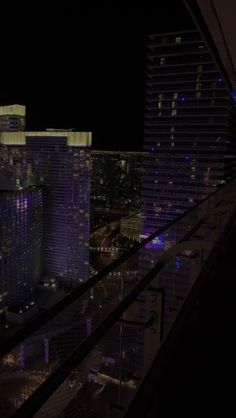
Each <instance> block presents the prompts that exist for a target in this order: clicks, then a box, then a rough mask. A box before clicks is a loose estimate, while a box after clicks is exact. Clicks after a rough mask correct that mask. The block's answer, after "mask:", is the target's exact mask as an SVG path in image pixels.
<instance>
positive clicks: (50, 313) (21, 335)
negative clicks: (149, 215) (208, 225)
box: [0, 179, 234, 357]
mask: <svg viewBox="0 0 236 418" xmlns="http://www.w3.org/2000/svg"><path fill="white" fill-rule="evenodd" d="M233 180H234V179H231V180H230V181H228V182H227V184H226V185H224V186H223V187H219V188H218V189H217V190H214V192H212V193H211V194H209V195H208V196H207V197H206V198H204V199H203V200H200V201H199V202H198V203H197V204H196V205H195V206H194V207H192V208H190V209H188V210H187V211H186V212H184V213H182V214H181V215H180V216H178V217H177V218H175V219H174V220H173V221H171V222H169V223H168V224H167V225H165V226H163V227H162V228H160V229H158V230H157V231H155V232H153V233H152V234H151V235H150V236H149V237H147V238H146V239H144V240H143V241H141V242H140V243H138V244H136V245H134V246H133V247H132V248H131V249H130V250H128V251H127V252H125V253H124V254H123V255H122V256H121V257H119V258H118V259H116V260H114V261H113V262H112V263H111V264H109V265H108V266H107V267H105V268H104V269H103V270H101V271H100V272H98V273H97V274H96V275H94V276H92V277H91V278H89V279H88V280H87V281H86V282H85V283H83V284H81V286H79V287H78V288H77V289H75V290H73V291H72V292H71V293H70V294H68V295H67V296H65V298H63V299H62V300H60V301H59V302H57V303H56V304H55V305H53V306H52V307H51V308H49V309H48V310H47V311H45V312H43V313H42V314H41V315H40V316H38V317H36V318H35V319H33V320H32V321H31V322H30V323H28V324H26V325H25V326H24V327H23V328H21V329H19V330H18V331H16V332H15V333H14V334H13V335H11V336H9V337H8V339H7V340H6V341H3V342H2V343H1V344H0V357H3V356H4V355H5V354H7V353H8V352H9V351H11V350H12V349H13V348H14V347H15V346H17V345H18V344H20V343H21V342H22V341H23V340H25V339H26V338H27V337H29V336H30V335H31V334H32V333H33V332H35V331H37V329H39V328H40V327H41V326H43V325H44V324H46V323H47V322H48V321H50V320H51V319H52V318H54V317H55V316H56V315H57V314H58V313H59V312H61V311H62V310H64V309H65V308H67V307H68V306H69V305H71V304H72V303H73V302H75V301H76V300H77V299H79V298H80V297H81V296H82V295H84V294H85V293H86V292H87V291H88V290H89V289H91V288H92V287H94V286H95V285H96V284H97V283H98V282H100V281H101V280H102V279H103V278H104V277H105V276H107V275H108V274H109V273H110V272H112V271H113V270H115V269H116V268H118V267H119V266H120V265H122V264H123V263H124V262H125V261H127V260H128V259H129V258H130V257H131V256H132V255H134V254H135V253H137V252H138V251H139V250H140V249H142V248H144V247H145V245H147V244H148V243H149V242H151V241H152V240H153V239H155V238H156V237H157V236H158V235H160V234H162V233H163V232H165V231H166V230H168V229H169V228H170V227H172V226H173V225H174V224H176V223H178V222H179V221H180V220H181V219H183V218H184V217H185V216H187V215H188V214H189V213H191V212H193V211H194V210H195V209H196V208H197V207H198V206H200V205H201V204H203V203H204V202H205V201H207V200H208V199H210V198H211V197H212V196H213V195H215V194H217V193H219V192H220V191H221V190H222V188H224V187H226V186H227V185H228V184H229V183H230V182H231V181H233Z"/></svg>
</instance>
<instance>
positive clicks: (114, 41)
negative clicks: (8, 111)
mask: <svg viewBox="0 0 236 418" xmlns="http://www.w3.org/2000/svg"><path fill="white" fill-rule="evenodd" d="M6 13H8V14H9V15H10V16H11V20H10V22H9V27H8V28H7V29H8V30H7V33H11V36H12V38H13V39H14V38H15V39H17V38H18V36H19V35H20V44H21V48H14V54H12V52H11V51H12V41H11V37H5V36H4V29H3V28H1V30H2V36H3V37H4V39H5V41H4V45H3V51H2V56H4V66H3V67H2V68H1V70H0V75H1V77H0V80H1V81H0V105H4V104H11V103H19V104H25V105H26V106H27V125H26V129H27V130H29V131H31V130H32V131H34V130H36V131H37V130H44V129H46V128H65V129H68V128H74V129H75V130H79V131H93V149H98V148H102V149H103V148H107V149H121V150H122V149H124V150H125V149H130V150H131V149H137V150H138V149H141V148H142V142H143V113H144V92H145V62H146V36H147V34H148V33H150V32H158V31H166V30H172V26H173V24H174V26H175V27H176V30H178V29H181V28H182V27H183V24H184V26H186V24H187V25H190V26H191V24H192V23H191V19H190V18H189V17H188V13H187V12H186V10H185V7H184V5H183V4H182V2H181V1H180V0H177V1H175V2H174V4H173V5H172V13H171V14H170V13H169V8H168V5H167V4H166V5H165V4H164V3H160V2H158V4H157V5H155V6H154V5H151V2H145V3H144V2H143V3H141V5H140V6H130V7H128V6H126V7H125V6H123V5H122V4H120V3H118V2H112V4H111V3H108V2H103V4H101V5H99V7H95V8H91V7H90V6H89V4H87V5H83V6H82V5H80V4H79V2H78V4H76V3H75V2H72V1H67V2H65V1H62V2H57V3H56V5H55V7H54V2H43V1H42V2H40V3H38V4H37V5H34V6H32V5H31V4H30V2H26V1H25V2H21V5H16V7H15V8H14V9H13V10H10V8H8V7H7V6H6ZM175 16H178V19H175ZM186 21H187V23H186ZM31 45H32V46H31ZM16 68H17V70H16ZM61 120H63V126H61Z"/></svg>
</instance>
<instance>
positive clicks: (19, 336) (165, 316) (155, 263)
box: [0, 180, 236, 418]
mask: <svg viewBox="0 0 236 418" xmlns="http://www.w3.org/2000/svg"><path fill="white" fill-rule="evenodd" d="M235 196H236V182H235V181H234V180H233V181H231V182H230V183H228V184H227V185H225V186H224V187H222V188H220V189H218V190H217V191H215V192H214V193H212V194H211V195H210V196H208V198H206V199H205V200H203V201H202V202H200V203H198V204H197V205H196V206H195V207H194V208H193V209H191V210H189V211H188V212H186V213H185V214H184V215H182V216H180V217H179V218H178V219H177V220H175V221H174V222H172V223H171V224H169V225H168V226H166V227H165V228H162V229H160V230H159V231H157V232H155V233H154V234H152V235H150V236H149V237H148V238H147V239H145V240H144V241H142V242H141V243H140V244H139V245H137V246H135V247H133V248H132V249H131V250H130V251H129V252H128V253H126V254H124V255H123V256H122V257H121V258H120V259H118V260H116V261H114V262H113V263H112V264H111V265H110V266H109V267H107V268H106V269H105V270H103V271H102V272H100V273H98V274H97V275H96V276H94V277H92V278H91V279H89V280H88V281H87V282H86V283H84V284H83V285H82V286H80V287H79V288H78V289H76V290H74V291H73V292H72V293H71V294H69V295H68V296H66V297H65V298H64V299H63V300H62V301H60V302H59V303H57V304H56V305H55V306H54V307H52V308H51V309H49V310H48V311H47V312H45V313H44V314H43V315H41V316H40V317H39V318H36V319H35V320H34V321H33V322H31V323H30V324H28V325H27V326H25V327H24V328H23V329H21V330H19V331H18V332H17V333H16V334H14V335H13V336H12V337H10V338H8V339H7V340H6V341H5V342H3V343H2V346H1V360H0V372H1V374H0V392H1V399H2V402H1V407H2V409H4V415H3V412H2V415H3V416H4V417H6V418H7V417H10V416H13V417H15V418H17V417H24V418H26V417H33V416H35V417H49V416H50V417H62V416H63V417H67V416H68V417H70V416H80V417H87V416H88V417H113V416H114V417H118V416H124V414H125V410H126V408H128V406H129V404H130V402H131V400H132V399H133V397H134V396H135V394H136V393H137V391H138V390H139V385H140V382H142V379H143V378H144V376H145V374H146V372H147V371H148V369H149V367H150V366H151V364H152V362H153V360H154V359H155V357H156V356H157V354H158V352H159V353H161V350H163V347H164V346H165V341H166V339H167V338H168V335H169V332H170V330H172V328H173V324H175V322H176V319H177V318H178V317H179V313H181V311H182V309H183V307H184V305H185V303H186V301H187V300H188V297H189V295H191V292H192V290H193V289H194V287H195V286H196V283H197V282H198V278H199V277H200V276H201V274H202V272H203V271H204V269H206V266H207V265H208V264H209V263H210V262H212V257H213V255H214V254H216V252H217V251H218V248H219V243H220V242H222V239H223V236H224V234H225V231H226V230H227V228H228V227H229V225H230V224H231V223H232V221H233V219H234V216H235V210H236V204H235V202H236V200H235ZM76 414H77V415H76Z"/></svg>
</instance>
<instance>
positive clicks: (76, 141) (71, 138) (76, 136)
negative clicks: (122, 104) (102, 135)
mask: <svg viewBox="0 0 236 418" xmlns="http://www.w3.org/2000/svg"><path fill="white" fill-rule="evenodd" d="M28 137H30V138H32V137H35V138H38V137H44V138H52V137H60V138H61V137H66V138H67V145H68V146H75V147H76V146H81V147H90V146H91V144H92V132H74V131H70V130H68V131H64V130H62V131H59V130H56V131H51V130H47V131H38V132H27V131H25V132H24V131H17V132H2V133H0V144H3V145H25V144H26V138H28Z"/></svg>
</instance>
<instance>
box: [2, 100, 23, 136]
mask: <svg viewBox="0 0 236 418" xmlns="http://www.w3.org/2000/svg"><path fill="white" fill-rule="evenodd" d="M24 130H25V106H22V105H19V104H13V105H8V106H0V132H4V131H24Z"/></svg>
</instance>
